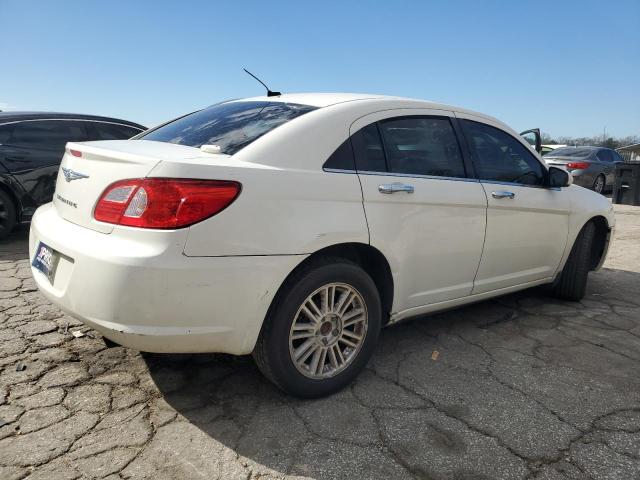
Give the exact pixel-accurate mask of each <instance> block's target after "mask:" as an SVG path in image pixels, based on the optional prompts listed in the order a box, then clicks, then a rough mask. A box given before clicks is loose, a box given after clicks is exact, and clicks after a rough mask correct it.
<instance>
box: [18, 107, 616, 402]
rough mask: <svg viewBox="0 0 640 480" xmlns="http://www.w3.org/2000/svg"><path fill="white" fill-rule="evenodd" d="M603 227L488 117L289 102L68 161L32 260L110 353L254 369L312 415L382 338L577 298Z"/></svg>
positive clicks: (89, 148)
mask: <svg viewBox="0 0 640 480" xmlns="http://www.w3.org/2000/svg"><path fill="white" fill-rule="evenodd" d="M613 226H614V216H613V213H612V207H611V204H610V203H609V202H608V200H607V199H605V198H604V197H602V196H601V195H597V194H595V193H593V192H590V191H587V190H585V189H582V188H578V187H574V186H571V177H570V176H569V175H568V173H567V172H566V171H565V170H563V169H559V168H553V167H550V168H549V167H547V166H546V165H545V164H544V162H543V161H542V159H541V158H540V157H539V156H538V155H537V154H536V153H535V152H533V151H532V149H531V148H530V147H529V146H528V144H527V143H526V142H525V141H524V140H523V139H522V138H521V137H520V136H519V135H518V134H517V133H515V132H514V131H512V130H511V129H510V128H509V127H507V126H506V125H504V124H502V123H500V122H499V121H497V120H495V119H493V118H491V117H488V116H486V115H482V114H479V113H474V112H471V111H468V110H464V109H460V108H456V107H451V106H447V105H441V104H437V103H431V102H426V101H420V100H410V99H404V98H394V97H382V96H375V95H353V94H293V95H281V96H268V97H258V98H250V99H243V100H233V101H229V102H224V103H221V104H218V105H214V106H212V107H209V108H206V109H203V110H200V111H198V112H195V113H192V114H190V115H186V116H184V117H181V118H179V119H176V120H174V121H172V122H169V123H167V124H164V125H161V126H160V127H157V128H155V129H152V130H150V131H147V132H145V133H143V134H141V135H139V136H137V137H134V139H132V140H126V141H103V142H87V143H69V144H67V147H66V153H65V155H64V158H63V160H62V166H61V172H60V175H59V176H58V181H57V186H56V192H55V196H54V200H53V203H50V204H47V205H45V206H43V207H41V208H39V209H38V210H37V212H36V214H35V215H34V217H33V222H32V224H31V233H30V253H31V259H32V265H33V266H32V270H33V275H34V277H35V280H36V282H37V284H38V287H39V288H40V290H41V291H42V292H43V293H44V295H45V296H46V297H47V298H48V299H50V300H51V301H52V302H54V303H55V304H57V305H59V306H60V307H61V308H62V309H63V310H65V311H66V312H68V313H70V314H71V315H73V316H75V317H77V318H79V319H80V320H81V321H82V322H84V323H85V324H86V325H89V326H90V327H92V328H95V329H96V330H98V331H99V332H100V333H102V335H104V336H105V337H106V338H107V339H110V340H112V341H113V342H116V343H119V344H122V345H125V346H127V347H131V348H135V349H139V350H143V351H151V352H226V353H231V354H236V355H243V354H249V353H253V355H254V357H255V359H256V361H257V363H258V365H259V367H260V369H261V370H262V372H263V373H264V374H265V375H266V376H267V377H268V378H269V379H271V380H272V381H273V382H274V383H275V384H276V385H278V386H279V387H280V388H282V389H283V390H285V391H287V392H289V393H291V394H294V395H298V396H305V397H314V396H321V395H326V394H329V393H331V392H334V391H336V390H338V389H340V388H342V387H344V386H345V385H347V384H348V383H349V382H350V381H351V380H352V379H353V378H354V377H355V376H356V375H357V374H358V372H359V371H360V370H362V368H363V367H364V366H365V364H366V362H367V360H368V359H369V357H370V356H371V354H372V353H373V350H374V346H375V344H376V341H377V339H378V333H379V331H380V328H381V327H382V326H385V325H388V324H391V323H395V322H397V321H399V320H402V319H404V318H407V317H413V316H416V315H422V314H426V313H429V312H435V311H438V310H442V309H446V308H451V307H455V306H458V305H464V304H467V303H471V302H477V301H479V300H484V299H487V298H490V297H495V296H498V295H503V294H506V293H509V292H514V291H516V290H521V289H524V288H529V287H533V286H536V285H541V284H552V287H553V291H554V292H555V293H556V294H557V295H558V296H559V297H561V298H564V299H570V300H578V299H580V298H582V297H583V295H584V293H585V285H586V281H587V275H588V272H589V271H590V270H594V269H597V268H598V267H599V266H600V265H601V264H602V262H603V261H604V258H605V255H606V251H607V247H608V243H609V238H610V235H611V231H612V229H613Z"/></svg>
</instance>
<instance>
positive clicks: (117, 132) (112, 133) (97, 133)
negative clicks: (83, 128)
mask: <svg viewBox="0 0 640 480" xmlns="http://www.w3.org/2000/svg"><path fill="white" fill-rule="evenodd" d="M87 127H88V129H89V132H91V139H92V140H126V139H129V138H131V137H133V136H134V135H137V134H139V133H140V132H141V131H142V130H140V129H139V128H134V127H130V126H128V125H119V124H117V123H103V122H87Z"/></svg>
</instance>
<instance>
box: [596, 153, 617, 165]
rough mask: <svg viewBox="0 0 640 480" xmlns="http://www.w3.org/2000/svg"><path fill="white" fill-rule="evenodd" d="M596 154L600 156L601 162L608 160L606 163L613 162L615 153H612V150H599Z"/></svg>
mask: <svg viewBox="0 0 640 480" xmlns="http://www.w3.org/2000/svg"><path fill="white" fill-rule="evenodd" d="M596 156H597V157H598V160H600V161H601V162H606V163H612V162H613V155H611V150H598V153H597V154H596Z"/></svg>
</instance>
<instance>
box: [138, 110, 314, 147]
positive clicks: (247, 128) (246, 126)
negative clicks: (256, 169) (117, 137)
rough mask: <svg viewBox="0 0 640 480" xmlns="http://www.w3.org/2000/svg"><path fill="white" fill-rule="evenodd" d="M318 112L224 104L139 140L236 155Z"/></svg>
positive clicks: (177, 120)
mask: <svg viewBox="0 0 640 480" xmlns="http://www.w3.org/2000/svg"><path fill="white" fill-rule="evenodd" d="M315 109H316V107H312V106H309V105H298V104H295V103H282V102H265V101H262V102H227V103H221V104H218V105H213V106H211V107H209V108H205V109H204V110H200V111H198V112H194V113H191V114H189V115H186V116H184V117H181V118H178V119H176V120H174V121H173V122H170V123H168V124H166V125H163V126H161V127H159V128H157V129H156V130H152V131H151V132H149V133H147V134H144V135H142V136H140V137H138V139H144V140H154V141H156V142H167V143H177V144H178V145H186V146H189V147H197V148H199V147H201V146H202V145H218V146H219V147H220V149H221V152H222V153H226V154H228V155H233V154H234V153H236V152H238V151H240V150H242V149H243V148H244V147H246V146H247V145H249V144H250V143H251V142H253V141H255V140H257V139H258V138H260V137H261V136H262V135H264V134H265V133H268V132H270V131H271V130H273V129H274V128H276V127H279V126H280V125H282V124H284V123H286V122H288V121H290V120H293V119H294V118H296V117H299V116H300V115H304V114H305V113H308V112H311V111H312V110H315Z"/></svg>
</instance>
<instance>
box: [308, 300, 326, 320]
mask: <svg viewBox="0 0 640 480" xmlns="http://www.w3.org/2000/svg"><path fill="white" fill-rule="evenodd" d="M305 306H306V307H307V308H308V309H309V311H310V312H311V313H312V315H313V316H314V318H315V319H316V320H320V319H321V318H322V316H323V315H322V310H320V309H319V308H318V305H316V302H314V301H313V298H311V297H309V298H308V299H307V301H306V302H305Z"/></svg>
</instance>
